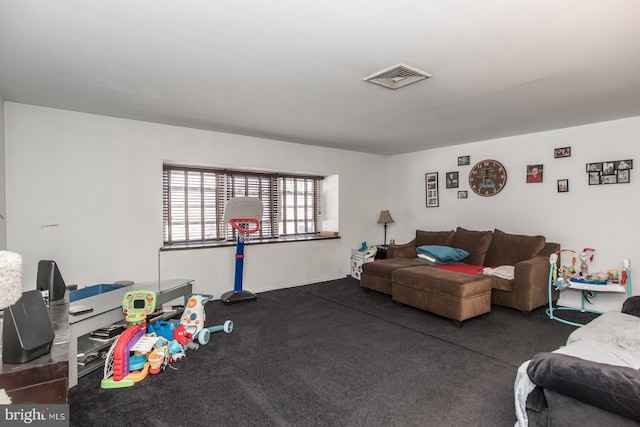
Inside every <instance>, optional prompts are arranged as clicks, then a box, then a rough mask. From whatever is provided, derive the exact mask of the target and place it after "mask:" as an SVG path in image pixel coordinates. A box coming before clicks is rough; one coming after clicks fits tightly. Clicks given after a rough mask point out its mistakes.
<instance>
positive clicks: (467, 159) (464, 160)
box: [458, 156, 471, 166]
mask: <svg viewBox="0 0 640 427" xmlns="http://www.w3.org/2000/svg"><path fill="white" fill-rule="evenodd" d="M470 163H471V156H460V157H458V166H468V165H469V164H470Z"/></svg>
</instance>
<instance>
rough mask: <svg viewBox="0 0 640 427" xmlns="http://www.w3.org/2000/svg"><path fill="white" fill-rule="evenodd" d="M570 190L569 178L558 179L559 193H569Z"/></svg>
mask: <svg viewBox="0 0 640 427" xmlns="http://www.w3.org/2000/svg"><path fill="white" fill-rule="evenodd" d="M568 192H569V180H568V179H559V180H558V193H568Z"/></svg>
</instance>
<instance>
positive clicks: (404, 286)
mask: <svg viewBox="0 0 640 427" xmlns="http://www.w3.org/2000/svg"><path fill="white" fill-rule="evenodd" d="M391 280H392V287H391V297H392V299H393V300H394V301H397V302H399V303H402V304H406V305H409V306H411V307H416V308H420V309H422V310H426V311H429V312H431V313H434V314H437V315H439V316H443V317H446V318H449V319H452V320H453V324H454V325H456V326H458V327H460V326H462V322H463V321H464V320H467V319H470V318H472V317H476V316H480V315H481V314H485V313H489V312H490V311H491V279H490V278H489V277H487V276H483V275H470V274H465V273H458V272H454V271H446V270H441V269H438V268H433V267H428V266H416V267H405V268H398V269H396V270H394V271H393V272H392V274H391Z"/></svg>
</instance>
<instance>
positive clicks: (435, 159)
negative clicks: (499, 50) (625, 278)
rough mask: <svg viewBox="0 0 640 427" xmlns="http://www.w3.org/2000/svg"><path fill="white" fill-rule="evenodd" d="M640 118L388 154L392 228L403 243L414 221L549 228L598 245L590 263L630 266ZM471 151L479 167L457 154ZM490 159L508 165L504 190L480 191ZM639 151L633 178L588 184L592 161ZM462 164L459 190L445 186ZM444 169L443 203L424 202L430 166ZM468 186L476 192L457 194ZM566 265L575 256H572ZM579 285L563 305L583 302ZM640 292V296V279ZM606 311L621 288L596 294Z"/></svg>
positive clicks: (635, 251) (638, 206)
mask: <svg viewBox="0 0 640 427" xmlns="http://www.w3.org/2000/svg"><path fill="white" fill-rule="evenodd" d="M639 134H640V117H635V118H630V119H624V120H617V121H611V122H605V123H598V124H592V125H588V126H580V127H573V128H567V129H562V130H556V131H549V132H541V133H535V134H529V135H522V136H517V137H511V138H503V139H495V140H490V141H482V142H476V143H472V144H465V145H459V146H455V147H447V148H439V149H434V150H427V151H422V152H418V153H411V154H406V155H397V156H392V157H390V158H389V184H388V185H389V209H390V210H391V214H392V215H393V218H394V219H395V221H396V222H395V223H394V224H392V225H390V226H389V230H388V235H389V238H390V239H395V240H396V241H397V242H398V243H401V242H405V241H408V240H410V239H411V238H413V236H414V235H415V229H416V228H420V229H424V230H441V229H453V228H455V227H456V226H462V227H465V228H469V229H476V230H491V229H494V228H499V229H501V230H503V231H505V232H511V233H519V234H541V235H544V236H546V238H547V240H548V241H553V242H558V243H560V244H561V245H562V247H563V248H566V249H573V250H577V251H580V250H582V249H583V248H585V247H591V248H595V249H596V254H595V258H594V261H593V263H592V264H591V271H593V272H595V271H603V270H604V271H606V270H608V269H612V268H618V269H621V268H622V259H624V258H630V259H631V262H632V264H633V263H634V262H635V263H636V264H638V263H640V245H638V242H639V241H640V221H639V217H640V215H639V213H640V191H639V188H638V186H639V183H640V156H639V155H638V154H639V153H640V150H639V149H638V135H639ZM560 147H571V150H572V154H571V157H567V158H559V159H554V156H553V153H554V148H560ZM463 155H470V156H471V165H469V166H460V167H459V166H457V158H458V157H459V156H463ZM483 159H495V160H498V161H500V162H501V163H502V164H503V165H504V166H505V167H506V169H507V174H508V176H507V184H506V187H505V188H504V190H502V192H500V193H499V194H498V195H496V196H493V197H480V196H477V195H476V194H475V193H473V192H472V191H471V189H470V188H469V184H468V173H469V171H470V169H471V167H472V166H473V165H474V164H475V163H476V162H478V161H480V160H483ZM621 159H633V160H634V162H636V164H635V165H634V166H635V169H634V170H633V171H631V183H629V184H617V185H592V186H590V185H588V177H587V174H586V172H585V165H586V163H588V162H601V161H608V160H621ZM530 164H543V165H544V175H543V176H544V182H543V183H541V184H526V180H525V177H526V167H527V165H530ZM450 171H459V172H460V188H458V189H446V188H445V184H444V174H445V173H446V172H450ZM427 172H439V179H440V186H439V188H440V191H439V193H440V207H437V208H426V207H425V185H424V174H425V173H427ZM564 178H567V179H569V192H568V193H558V192H557V190H556V180H558V179H564ZM458 190H467V191H468V193H469V198H468V199H457V191H458ZM563 262H564V263H570V259H568V260H565V258H564V257H563ZM576 294H578V292H564V293H563V296H562V298H561V303H562V304H566V305H571V306H577V303H578V298H577V297H578V296H577V295H576ZM634 294H640V285H638V286H636V289H635V291H634ZM595 301H596V306H597V307H598V308H600V309H604V310H608V309H618V308H619V307H620V302H621V298H620V296H617V295H612V294H608V295H605V294H602V293H600V294H599V295H598V296H597V299H596V300H595Z"/></svg>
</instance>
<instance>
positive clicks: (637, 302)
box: [622, 295, 640, 317]
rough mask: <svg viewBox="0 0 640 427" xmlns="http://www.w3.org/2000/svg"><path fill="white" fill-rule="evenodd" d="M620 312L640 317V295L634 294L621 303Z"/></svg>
mask: <svg viewBox="0 0 640 427" xmlns="http://www.w3.org/2000/svg"><path fill="white" fill-rule="evenodd" d="M622 312H623V313H624V314H630V315H632V316H636V317H640V296H639V295H636V296H633V297H629V298H627V299H626V300H625V301H624V303H623V304H622Z"/></svg>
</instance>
